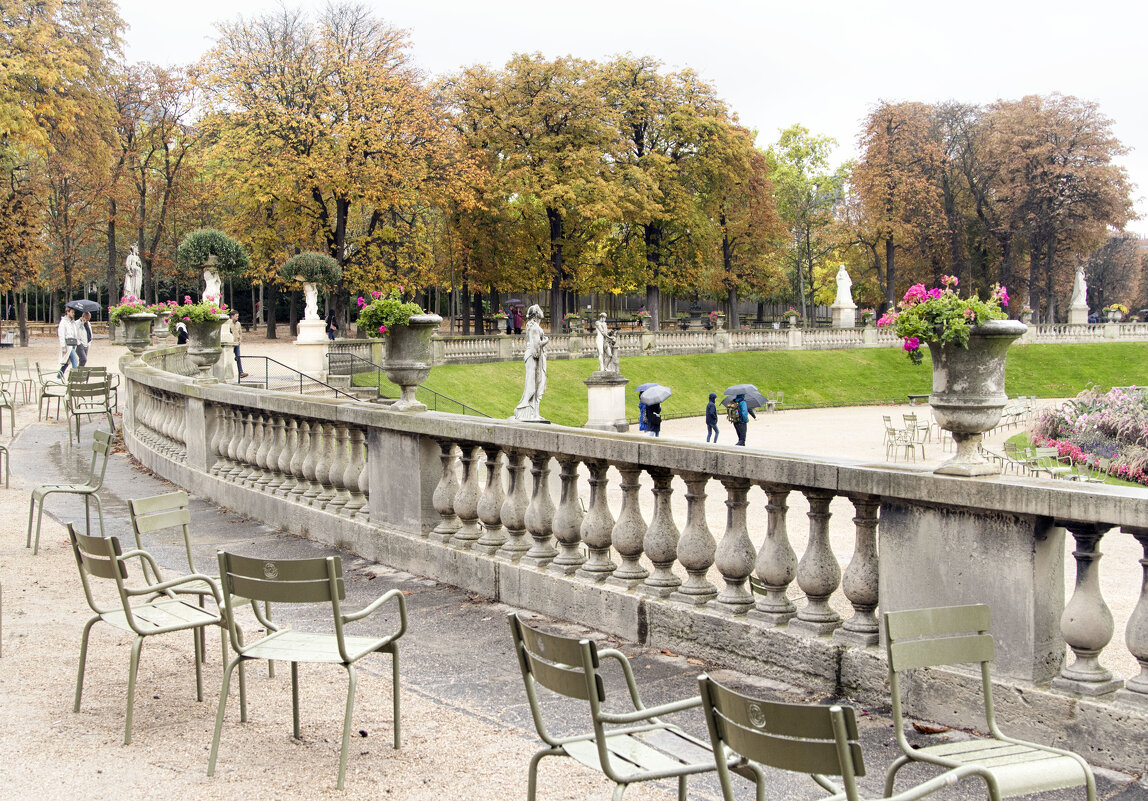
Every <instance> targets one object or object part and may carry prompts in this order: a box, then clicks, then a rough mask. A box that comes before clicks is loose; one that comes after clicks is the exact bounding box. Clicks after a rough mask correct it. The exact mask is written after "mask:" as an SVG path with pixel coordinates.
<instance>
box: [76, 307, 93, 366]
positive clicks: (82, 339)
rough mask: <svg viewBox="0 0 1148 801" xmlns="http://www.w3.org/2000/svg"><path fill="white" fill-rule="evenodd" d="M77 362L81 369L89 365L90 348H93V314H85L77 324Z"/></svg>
mask: <svg viewBox="0 0 1148 801" xmlns="http://www.w3.org/2000/svg"><path fill="white" fill-rule="evenodd" d="M76 333H77V334H78V336H77V337H76V360H77V361H78V362H79V366H80V367H84V366H86V365H87V363H88V348H90V347H91V346H92V313H91V312H84V313H83V314H82V315H80V321H79V322H78V323H76Z"/></svg>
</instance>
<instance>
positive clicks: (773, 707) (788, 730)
mask: <svg viewBox="0 0 1148 801" xmlns="http://www.w3.org/2000/svg"><path fill="white" fill-rule="evenodd" d="M698 688H699V689H700V690H701V696H702V711H703V712H704V713H705V716H706V724H707V726H708V727H709V731H710V742H711V744H712V745H713V750H714V754H715V755H716V756H717V765H718V779H719V780H720V781H721V791H722V797H723V798H724V799H725V801H734V793H733V783H732V779H731V777H730V771H729V769H728V768H727V767H726V765H727V764H728V763H729V761H730V759H731V757H738V756H740V757H743V758H744V759H745V760H746V763H745V766H746V768H748V770H749V771H750V772H751V773H752V775H753V781H754V784H755V786H756V790H757V801H765V790H766V787H765V783H766V776H765V772H764V771H763V770H762V767H763V766H769V767H773V768H780V769H781V770H788V771H793V772H795V773H808V774H809V775H810V777H811V778H812V779H813V781H815V782H816V783H817V784H819V785H820V786H821V787H823V788H824V789H826V790H828V791H829V792H830V793H831V794H832V795H831V796H830V797H831V798H833V799H837V800H840V799H846V800H847V801H859V799H860V798H861V796H860V794H859V793H858V791H857V777H859V776H864V775H865V762H864V760H863V759H862V756H861V744H860V743H859V742H858V734H857V718H856V715H855V714H854V712H853V708H852V707H848V706H837V705H834V706H822V705H814V704H787V703H780V702H777V701H767V700H765V699H761V698H754V697H752V696H749V695H742V694H741V693H739V692H735V691H734V690H731V689H729V688H728V687H723V686H722V685H720V684H718V683H717V682H716V681H714V680H713V679H711V678H710V677H709V676H707V675H705V674H704V673H703V674H702V675H701V676H699V677H698ZM957 773H958V774H964V775H968V774H971V773H972V769H971V768H961V769H959V770H958V772H957ZM829 776H839V777H840V778H841V785H840V786H839V785H837V784H835V783H834V782H832V781H831V780H830V779H829V778H828V777H829ZM953 778H954V777H953V776H952V775H951V774H946V775H944V776H938V777H935V778H933V779H930V780H929V781H926V782H923V783H922V784H919V785H917V786H916V787H913V788H911V789H909V790H906V791H905V792H903V793H899V794H898V795H896V796H893V797H892V801H910V800H911V799H916V798H921V797H923V796H926V795H928V794H929V793H933V792H936V791H937V790H940V789H941V788H943V787H948V786H949V785H951V784H952V779H953Z"/></svg>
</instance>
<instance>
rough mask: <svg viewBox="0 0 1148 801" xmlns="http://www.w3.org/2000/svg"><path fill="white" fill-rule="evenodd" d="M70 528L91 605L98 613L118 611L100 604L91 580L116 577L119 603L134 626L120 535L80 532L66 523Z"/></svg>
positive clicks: (75, 554)
mask: <svg viewBox="0 0 1148 801" xmlns="http://www.w3.org/2000/svg"><path fill="white" fill-rule="evenodd" d="M65 526H66V527H67V529H68V541H69V542H70V543H71V544H72V555H73V556H75V558H76V567H77V568H78V569H79V571H80V582H81V583H82V584H83V586H84V597H85V598H86V599H87V601H88V606H90V607H91V608H92V611H93V612H95V613H96V614H98V615H103V614H107V613H109V612H114V611H117V610H115V609H110V608H108V607H105V606H103V605H101V604H100V603H99V602H98V601H97V600H96V598H95V596H94V595H93V594H92V583H91V580H92V579H93V578H94V579H101V580H108V581H114V582H115V583H116V589H117V591H118V594H119V598H120V605H121V606H122V608H123V611H124V613H125V614H126V615H127V622H128V625H130V626H131V627H132V628H133V629H134V628H135V618H134V617H133V616H132V612H131V605H130V604H129V603H128V600H127V593H126V592H125V589H124V581H125V580H126V579H127V578H128V569H127V565H126V564H125V563H124V561H123V559H122V558H121V556H122V555H123V549H122V548H121V547H120V541H119V539H118V538H117V537H89V536H87V535H86V534H79V533H77V532H76V530H75V528H73V527H72V524H71V523H65Z"/></svg>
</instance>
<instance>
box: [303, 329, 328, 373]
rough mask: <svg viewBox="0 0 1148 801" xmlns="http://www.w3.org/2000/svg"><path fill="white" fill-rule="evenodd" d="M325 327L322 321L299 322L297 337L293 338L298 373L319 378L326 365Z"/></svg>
mask: <svg viewBox="0 0 1148 801" xmlns="http://www.w3.org/2000/svg"><path fill="white" fill-rule="evenodd" d="M327 342H328V340H327V326H326V324H325V323H324V322H323V321H322V320H300V321H299V335H298V336H297V337H296V338H295V346H296V347H297V348H298V353H297V355H296V357H295V361H296V364H297V366H298V368H299V372H301V373H306V374H307V375H310V376H315V377H319V376H321V375H322V374H323V373H324V372H325V370H326V367H327V365H326V364H325V363H324V362H325V357H326V355H327Z"/></svg>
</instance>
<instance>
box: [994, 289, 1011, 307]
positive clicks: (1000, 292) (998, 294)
mask: <svg viewBox="0 0 1148 801" xmlns="http://www.w3.org/2000/svg"><path fill="white" fill-rule="evenodd" d="M993 297H994V298H997V299H998V300H999V301H1000V302H1001V305H1002V306H1007V305H1008V288H1007V287H1004V286H1002V285H1000V284H997V285H996V286H995V287H993Z"/></svg>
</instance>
